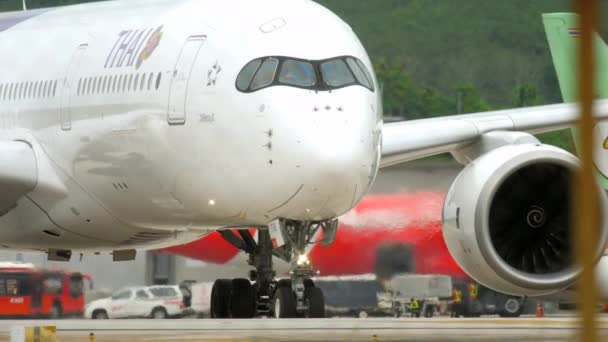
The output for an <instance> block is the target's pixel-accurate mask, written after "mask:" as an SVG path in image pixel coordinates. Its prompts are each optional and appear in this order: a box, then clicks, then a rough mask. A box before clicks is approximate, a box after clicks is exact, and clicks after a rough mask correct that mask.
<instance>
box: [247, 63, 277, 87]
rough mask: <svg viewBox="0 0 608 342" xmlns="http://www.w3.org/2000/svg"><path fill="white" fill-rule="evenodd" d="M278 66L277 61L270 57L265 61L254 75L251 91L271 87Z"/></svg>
mask: <svg viewBox="0 0 608 342" xmlns="http://www.w3.org/2000/svg"><path fill="white" fill-rule="evenodd" d="M278 65H279V60H278V59H276V58H272V57H271V58H268V59H266V60H265V61H264V63H262V65H261V66H260V68H259V69H258V71H257V72H256V73H255V77H254V78H253V81H252V82H251V86H250V88H251V90H258V89H260V88H264V87H266V86H269V85H271V84H272V82H273V81H274V76H275V74H276V72H277V66H278Z"/></svg>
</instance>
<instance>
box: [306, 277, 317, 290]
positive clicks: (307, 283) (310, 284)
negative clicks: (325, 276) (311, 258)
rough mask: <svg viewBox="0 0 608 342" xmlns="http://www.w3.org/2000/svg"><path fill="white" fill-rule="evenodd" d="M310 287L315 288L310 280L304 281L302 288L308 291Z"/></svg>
mask: <svg viewBox="0 0 608 342" xmlns="http://www.w3.org/2000/svg"><path fill="white" fill-rule="evenodd" d="M311 287H315V282H314V281H312V279H310V278H306V279H304V288H305V289H308V288H311Z"/></svg>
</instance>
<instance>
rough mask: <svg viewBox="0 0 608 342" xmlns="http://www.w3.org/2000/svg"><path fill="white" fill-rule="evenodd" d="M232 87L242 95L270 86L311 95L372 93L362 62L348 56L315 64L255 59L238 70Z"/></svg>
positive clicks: (283, 58)
mask: <svg viewBox="0 0 608 342" xmlns="http://www.w3.org/2000/svg"><path fill="white" fill-rule="evenodd" d="M235 86H236V88H237V89H238V90H240V91H242V92H246V93H248V92H254V91H257V90H261V89H264V88H267V87H271V86H290V87H296V88H304V89H310V90H315V91H331V90H334V89H339V88H344V87H348V86H362V87H365V88H367V89H369V90H370V91H372V92H374V91H375V89H374V82H373V79H372V76H371V73H370V72H369V70H368V69H367V67H366V66H365V64H363V62H361V61H360V60H358V59H357V58H355V57H352V56H342V57H336V58H329V59H325V60H319V61H313V60H304V59H297V58H290V57H263V58H258V59H255V60H252V61H250V62H249V63H247V64H246V65H245V66H244V67H243V69H241V71H240V73H239V74H238V76H237V78H236V82H235Z"/></svg>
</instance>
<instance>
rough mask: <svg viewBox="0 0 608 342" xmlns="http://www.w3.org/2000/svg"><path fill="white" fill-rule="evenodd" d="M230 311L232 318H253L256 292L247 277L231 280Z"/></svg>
mask: <svg viewBox="0 0 608 342" xmlns="http://www.w3.org/2000/svg"><path fill="white" fill-rule="evenodd" d="M230 312H231V314H232V317H233V318H253V317H254V316H255V313H256V293H255V289H254V288H253V286H252V285H251V282H250V281H249V280H248V279H233V280H232V295H231V296H230Z"/></svg>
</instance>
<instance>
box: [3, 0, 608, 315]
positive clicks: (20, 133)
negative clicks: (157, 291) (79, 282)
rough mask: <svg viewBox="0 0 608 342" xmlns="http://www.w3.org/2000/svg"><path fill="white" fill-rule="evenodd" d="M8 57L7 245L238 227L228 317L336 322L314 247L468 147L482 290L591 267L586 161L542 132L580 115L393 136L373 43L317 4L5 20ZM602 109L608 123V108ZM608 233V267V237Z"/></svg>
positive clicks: (431, 127) (460, 120)
mask: <svg viewBox="0 0 608 342" xmlns="http://www.w3.org/2000/svg"><path fill="white" fill-rule="evenodd" d="M0 51H1V52H2V53H0V70H2V72H1V73H0V160H1V163H0V165H2V166H1V167H0V185H1V188H2V189H3V191H2V193H1V195H0V216H1V217H0V244H1V245H2V247H4V248H8V249H32V250H40V251H44V252H46V253H48V256H49V258H50V259H54V260H58V259H59V260H67V259H69V258H70V257H71V255H72V251H78V252H80V251H88V252H98V251H112V252H113V255H114V259H115V260H126V259H130V258H132V257H133V256H134V255H135V250H136V249H139V248H158V247H162V246H168V245H175V244H181V243H184V242H187V241H191V240H194V239H197V238H199V237H201V236H203V235H205V234H208V233H209V232H212V231H214V230H220V231H221V232H222V234H223V236H224V238H225V239H227V240H228V241H230V242H231V243H233V244H234V245H236V246H237V247H239V248H241V249H243V250H244V251H245V252H247V253H248V254H249V255H250V264H251V265H252V266H253V267H254V268H255V270H254V271H252V272H251V274H250V279H251V280H252V281H254V282H253V284H252V283H251V282H250V280H249V279H234V280H218V281H217V282H216V284H215V286H214V289H213V296H212V315H213V317H253V316H254V315H256V314H263V313H269V312H271V313H273V314H274V315H275V316H277V317H295V316H296V315H307V316H309V317H320V316H323V315H324V305H323V303H324V299H323V294H322V293H321V291H320V290H319V289H318V288H316V287H314V283H313V282H312V281H311V280H310V277H311V276H313V275H314V270H313V267H312V266H311V265H309V263H308V261H307V259H306V256H305V254H304V253H303V252H304V251H305V248H306V245H307V243H309V242H310V240H311V239H313V237H314V236H316V233H317V232H318V231H321V230H322V231H323V232H324V233H325V234H324V239H325V242H326V243H331V242H332V239H333V238H332V237H333V236H335V229H336V227H337V221H336V220H335V219H336V217H338V216H339V215H341V214H343V213H345V212H347V211H348V210H349V209H351V208H353V207H354V206H355V205H356V204H357V202H358V201H359V200H360V199H361V198H362V197H363V195H365V194H366V192H367V191H368V190H369V188H370V186H371V185H372V183H373V181H374V178H375V176H376V173H377V171H378V169H379V168H380V167H384V166H387V165H392V164H396V163H401V162H405V161H408V160H413V159H416V158H421V157H425V156H429V155H433V154H437V153H443V152H451V153H452V154H453V155H454V156H456V157H457V159H458V160H459V161H461V162H463V163H464V164H466V165H467V167H466V168H465V170H464V171H463V172H462V174H461V175H460V176H459V177H458V178H457V180H456V181H455V183H454V185H453V186H452V189H451V190H450V192H449V194H448V196H447V200H446V204H445V209H444V232H445V236H446V240H447V242H448V245H449V248H450V250H451V252H452V253H453V254H454V256H455V258H456V259H457V261H458V262H459V263H460V265H462V266H463V268H464V269H465V270H466V271H468V273H469V274H470V275H471V276H473V277H474V278H475V279H477V280H478V281H480V282H481V283H483V284H484V285H486V286H489V287H491V288H494V289H496V290H498V291H501V292H506V293H512V294H520V295H521V294H525V295H536V294H544V293H549V292H553V291H556V290H559V289H561V288H564V287H566V286H568V285H569V284H571V283H572V282H573V280H574V279H575V277H576V275H577V274H578V272H579V270H578V269H577V268H576V267H574V266H573V263H572V258H571V253H570V252H571V248H572V242H571V240H570V237H569V234H568V229H569V228H570V220H569V216H568V213H569V210H568V209H569V206H568V205H569V201H568V200H569V198H570V197H571V193H570V190H569V186H570V184H571V176H572V175H571V173H572V171H573V170H574V169H576V168H577V159H576V157H574V156H573V155H571V154H569V153H568V152H566V151H563V150H560V149H557V148H554V147H551V146H546V145H542V144H540V143H539V142H538V140H536V139H535V138H534V137H533V136H532V135H531V134H530V133H537V132H542V131H548V130H554V129H561V128H564V127H568V126H569V125H572V124H573V123H575V122H576V120H577V115H578V110H577V107H576V106H573V105H553V106H543V107H535V108H524V109H517V110H506V111H496V112H488V113H480V114H470V115H460V116H452V117H449V118H439V119H430V120H417V121H408V122H403V123H395V124H384V125H383V122H382V107H381V96H380V92H379V91H378V88H379V87H378V82H377V80H376V78H375V76H374V74H373V70H372V65H371V63H370V60H369V57H368V55H367V53H366V51H365V49H364V48H363V46H362V45H361V43H360V42H359V40H358V38H357V36H356V35H355V34H354V33H353V31H352V30H351V28H350V27H349V26H348V25H347V24H346V23H344V22H343V21H342V20H340V19H339V18H338V17H337V16H336V15H334V14H332V13H331V12H330V11H328V10H327V9H325V8H323V7H322V6H320V5H319V4H317V3H315V2H313V1H308V0H257V1H251V0H223V1H219V0H179V1H176V0H131V1H126V0H125V1H108V2H101V3H92V4H87V5H78V6H70V7H63V8H53V9H43V10H32V11H24V12H15V13H6V14H0ZM597 113H598V117H599V118H602V119H604V118H606V117H608V103H605V102H601V103H598V105H597ZM601 200H602V205H603V206H604V207H605V205H606V199H605V197H604V196H603V195H602V198H601ZM244 227H259V228H258V229H259V230H258V234H257V240H256V239H254V238H253V237H252V236H253V235H252V234H251V233H250V231H249V230H238V233H235V232H234V231H233V230H227V228H244ZM600 232H601V238H600V239H599V240H598V245H597V246H593V248H596V249H597V251H598V255H600V254H601V252H602V250H603V247H604V246H605V244H606V240H607V235H608V229H607V227H606V224H603V225H602V226H601V229H600ZM237 234H238V235H237ZM513 237H518V239H513ZM521 237H523V238H521ZM514 243H517V244H518V245H513V244H514ZM361 248H365V246H361ZM273 255H274V256H277V257H280V258H283V259H285V260H288V261H291V262H292V265H293V271H292V272H291V273H292V278H291V279H289V280H282V281H276V280H275V274H274V271H273V266H272V258H273Z"/></svg>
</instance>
